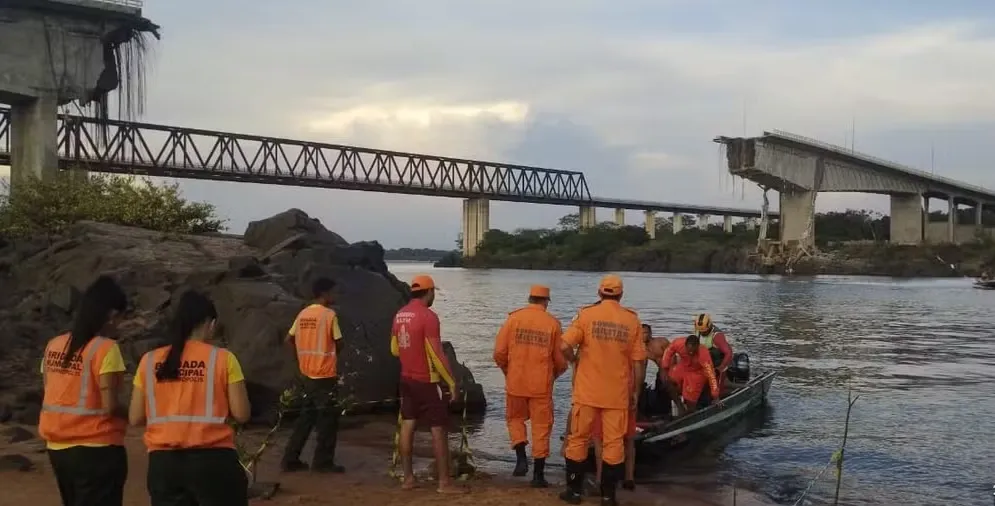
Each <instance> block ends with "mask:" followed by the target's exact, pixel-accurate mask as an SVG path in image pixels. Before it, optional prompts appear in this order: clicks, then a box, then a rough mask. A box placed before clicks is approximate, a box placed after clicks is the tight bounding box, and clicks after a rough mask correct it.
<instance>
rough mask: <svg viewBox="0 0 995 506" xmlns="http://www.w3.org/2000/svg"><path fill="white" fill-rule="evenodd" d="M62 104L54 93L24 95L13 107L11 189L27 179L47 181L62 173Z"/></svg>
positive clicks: (11, 118)
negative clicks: (60, 155)
mask: <svg viewBox="0 0 995 506" xmlns="http://www.w3.org/2000/svg"><path fill="white" fill-rule="evenodd" d="M58 119H59V103H58V100H57V99H56V98H55V97H54V96H46V97H38V98H25V99H24V100H21V101H18V102H15V103H12V104H11V107H10V141H11V142H10V179H11V188H16V187H17V186H18V182H19V181H24V180H26V179H38V180H47V179H51V178H53V177H55V176H56V175H57V174H58V173H59V153H58V146H57V144H58V138H57V133H58V124H57V122H58Z"/></svg>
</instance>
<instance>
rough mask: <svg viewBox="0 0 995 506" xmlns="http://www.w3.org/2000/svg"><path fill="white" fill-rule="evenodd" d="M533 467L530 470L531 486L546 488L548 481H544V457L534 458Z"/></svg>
mask: <svg viewBox="0 0 995 506" xmlns="http://www.w3.org/2000/svg"><path fill="white" fill-rule="evenodd" d="M533 464H535V469H533V470H532V487H533V488H546V487H548V486H549V482H548V481H546V474H545V472H546V459H544V458H542V459H535V462H533Z"/></svg>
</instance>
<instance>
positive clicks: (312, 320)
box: [287, 304, 342, 379]
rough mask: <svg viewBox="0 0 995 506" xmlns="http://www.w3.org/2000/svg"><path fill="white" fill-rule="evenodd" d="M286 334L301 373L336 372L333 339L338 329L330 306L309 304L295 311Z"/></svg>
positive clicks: (338, 334)
mask: <svg viewBox="0 0 995 506" xmlns="http://www.w3.org/2000/svg"><path fill="white" fill-rule="evenodd" d="M287 334H288V335H290V336H292V337H293V338H294V346H295V347H296V348H297V363H298V365H299V366H300V368H301V374H303V375H304V376H307V377H308V378H311V379H321V378H334V377H335V376H336V375H337V374H338V357H337V355H336V352H335V341H338V340H339V339H342V330H341V329H340V328H339V318H338V315H336V314H335V311H334V310H333V309H331V308H328V307H325V306H322V305H321V304H311V305H310V306H308V307H306V308H304V310H303V311H301V312H300V313H299V314H298V315H297V318H296V319H294V325H293V326H292V327H290V330H288V331H287Z"/></svg>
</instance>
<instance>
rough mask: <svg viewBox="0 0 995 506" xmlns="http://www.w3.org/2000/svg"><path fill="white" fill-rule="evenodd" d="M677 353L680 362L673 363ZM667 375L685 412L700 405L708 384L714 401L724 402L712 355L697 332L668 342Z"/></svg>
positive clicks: (664, 358)
mask: <svg viewBox="0 0 995 506" xmlns="http://www.w3.org/2000/svg"><path fill="white" fill-rule="evenodd" d="M675 356H677V357H679V360H678V361H677V365H673V363H674V357H675ZM663 377H665V378H667V379H668V385H667V386H668V387H669V389H670V392H671V396H672V398H673V400H674V402H676V403H677V405H678V407H679V408H680V409H679V411H680V412H681V414H682V415H683V414H684V413H687V412H688V411H695V410H696V409H698V401H699V400H700V399H701V393H702V391H703V390H704V389H705V385H706V384H707V385H708V386H709V387H710V390H711V394H712V399H713V400H714V402H715V403H717V404H720V405H721V403H722V401H721V397H720V395H719V382H718V379H717V378H716V374H715V368H714V367H713V366H712V357H711V355H709V353H708V350H706V349H705V347H704V346H701V344H700V343H699V341H698V336H696V335H694V334H691V335H689V336H687V337H678V338H677V339H674V340H673V341H671V342H670V346H667V351H666V352H665V353H664V354H663Z"/></svg>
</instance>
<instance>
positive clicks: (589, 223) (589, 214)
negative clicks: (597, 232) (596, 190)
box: [580, 206, 598, 230]
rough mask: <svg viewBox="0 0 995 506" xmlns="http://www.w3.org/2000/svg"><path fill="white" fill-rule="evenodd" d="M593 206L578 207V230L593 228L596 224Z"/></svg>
mask: <svg viewBox="0 0 995 506" xmlns="http://www.w3.org/2000/svg"><path fill="white" fill-rule="evenodd" d="M595 209H596V208H595V207H594V206H580V229H581V230H584V229H588V228H594V226H595V225H597V224H598V218H597V216H596V214H595V212H594V211H595Z"/></svg>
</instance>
